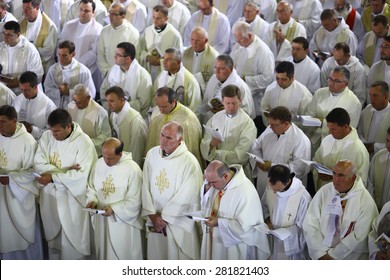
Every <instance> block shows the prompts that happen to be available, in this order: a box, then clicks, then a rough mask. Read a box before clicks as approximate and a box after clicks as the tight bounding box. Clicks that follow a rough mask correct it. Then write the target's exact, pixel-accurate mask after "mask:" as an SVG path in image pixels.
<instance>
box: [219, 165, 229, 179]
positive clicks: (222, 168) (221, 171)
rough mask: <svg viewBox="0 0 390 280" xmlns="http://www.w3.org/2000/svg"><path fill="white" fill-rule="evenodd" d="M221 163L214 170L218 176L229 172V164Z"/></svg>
mask: <svg viewBox="0 0 390 280" xmlns="http://www.w3.org/2000/svg"><path fill="white" fill-rule="evenodd" d="M221 163H222V164H221V166H220V167H218V168H217V170H216V171H217V174H218V177H219V178H222V177H223V175H224V174H225V173H227V172H230V168H229V165H227V164H226V163H225V162H221Z"/></svg>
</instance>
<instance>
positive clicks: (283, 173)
mask: <svg viewBox="0 0 390 280" xmlns="http://www.w3.org/2000/svg"><path fill="white" fill-rule="evenodd" d="M294 176H295V174H294V173H291V171H290V169H289V168H288V167H287V166H285V165H283V164H276V165H273V166H271V168H270V170H269V171H268V180H269V182H270V183H271V184H272V185H274V184H276V182H277V181H280V182H282V184H284V185H287V183H288V181H289V180H290V179H292V178H294Z"/></svg>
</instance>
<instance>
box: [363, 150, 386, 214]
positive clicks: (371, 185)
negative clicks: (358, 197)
mask: <svg viewBox="0 0 390 280" xmlns="http://www.w3.org/2000/svg"><path fill="white" fill-rule="evenodd" d="M389 176H390V153H389V151H388V150H387V149H382V150H380V151H379V152H377V153H376V154H375V155H374V156H373V157H372V159H371V162H370V170H369V173H368V182H367V190H368V191H369V192H370V194H371V196H372V197H373V198H374V200H375V203H376V205H377V206H378V209H379V210H380V209H382V207H383V206H384V204H385V203H386V202H388V201H390V185H389V181H388V179H389V178H390V177H389Z"/></svg>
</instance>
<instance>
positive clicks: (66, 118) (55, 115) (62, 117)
mask: <svg viewBox="0 0 390 280" xmlns="http://www.w3.org/2000/svg"><path fill="white" fill-rule="evenodd" d="M47 123H48V125H49V126H50V127H53V126H56V125H58V124H59V125H60V126H61V127H62V128H65V127H66V126H67V125H71V124H72V116H71V115H70V114H69V112H68V111H67V110H65V109H62V108H58V109H55V110H54V111H53V112H51V113H50V115H49V117H48V118H47Z"/></svg>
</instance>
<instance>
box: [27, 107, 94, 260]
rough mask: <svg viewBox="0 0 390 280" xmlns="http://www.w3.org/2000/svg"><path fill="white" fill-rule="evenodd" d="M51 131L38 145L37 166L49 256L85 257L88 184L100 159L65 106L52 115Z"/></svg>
mask: <svg viewBox="0 0 390 280" xmlns="http://www.w3.org/2000/svg"><path fill="white" fill-rule="evenodd" d="M48 124H49V126H50V131H46V132H45V133H44V134H43V135H42V137H41V139H40V141H39V144H38V150H37V152H36V154H35V158H34V169H35V171H36V172H37V173H38V174H40V177H37V178H36V180H37V182H38V183H39V184H41V185H42V189H41V193H40V209H41V217H42V222H43V229H44V231H45V238H46V240H47V242H48V247H49V259H67V260H76V259H84V258H85V257H86V256H88V255H90V232H89V229H90V228H89V225H90V221H89V216H88V213H87V212H86V211H83V207H84V205H86V191H87V189H86V185H87V180H88V176H89V172H90V170H91V167H92V165H93V164H94V162H95V161H96V159H97V156H96V151H95V147H94V145H93V143H92V141H91V139H90V138H89V136H88V135H86V134H85V133H83V131H82V130H81V128H80V126H79V125H78V124H77V123H75V122H72V117H71V116H70V114H69V113H68V112H67V111H66V110H65V109H56V110H54V111H53V112H51V114H50V115H49V118H48Z"/></svg>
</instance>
